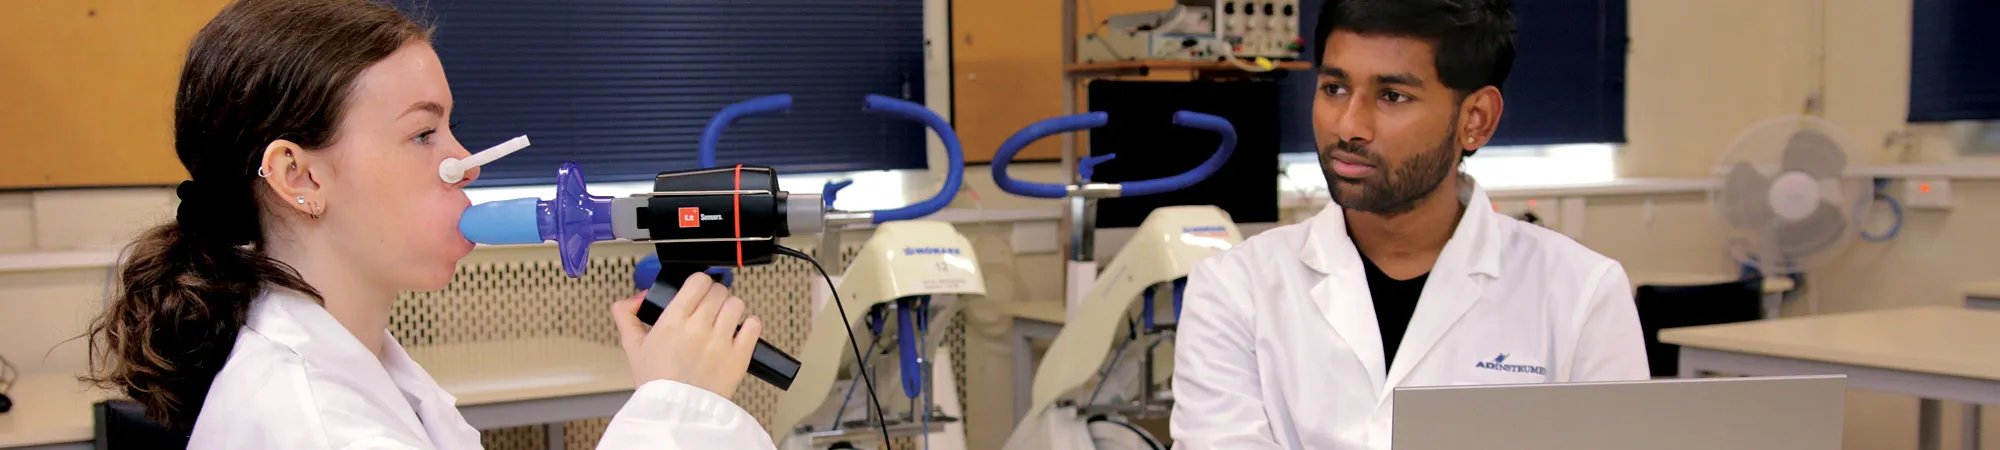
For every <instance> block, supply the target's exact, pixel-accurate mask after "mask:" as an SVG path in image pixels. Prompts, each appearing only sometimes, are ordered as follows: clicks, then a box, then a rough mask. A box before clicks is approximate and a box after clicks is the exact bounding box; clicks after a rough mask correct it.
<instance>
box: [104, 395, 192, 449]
mask: <svg viewBox="0 0 2000 450" xmlns="http://www.w3.org/2000/svg"><path fill="white" fill-rule="evenodd" d="M92 409H93V415H94V416H95V417H96V421H97V425H96V427H95V428H96V430H95V434H96V436H95V439H96V441H97V449H98V450H186V449H187V448H188V436H189V434H190V433H191V431H192V430H186V429H173V428H169V427H167V426H166V425H164V424H161V423H159V422H154V421H152V420H150V419H147V418H146V407H145V406H142V405H140V404H138V403H133V402H131V401H129V400H107V401H102V402H97V404H96V405H93V407H92Z"/></svg>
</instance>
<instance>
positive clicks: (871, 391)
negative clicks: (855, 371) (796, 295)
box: [774, 245, 889, 448]
mask: <svg viewBox="0 0 2000 450" xmlns="http://www.w3.org/2000/svg"><path fill="white" fill-rule="evenodd" d="M774 247H777V248H778V250H777V251H778V254H781V255H785V256H790V257H793V258H798V259H803V260H805V261H806V262H808V263H812V265H813V269H815V270H819V276H820V277H821V278H825V279H826V286H827V291H828V292H832V293H833V307H834V308H836V309H837V310H838V311H840V327H841V328H845V329H847V347H848V348H851V349H854V363H855V364H856V365H857V367H859V370H860V371H861V383H862V384H863V385H865V386H868V403H869V404H872V405H875V425H878V426H881V427H882V448H889V419H888V418H887V416H886V415H885V414H884V413H883V409H882V398H881V396H878V395H875V378H874V377H870V376H868V364H867V361H868V359H867V356H866V355H862V354H861V341H857V340H855V339H854V325H850V324H848V323H847V306H845V305H842V304H840V289H839V288H838V287H837V286H834V285H833V276H832V275H827V274H826V268H825V267H820V265H819V261H817V260H814V259H813V258H812V257H811V256H807V255H806V254H805V252H800V251H798V250H794V249H792V248H791V247H786V246H782V245H776V246H774Z"/></svg>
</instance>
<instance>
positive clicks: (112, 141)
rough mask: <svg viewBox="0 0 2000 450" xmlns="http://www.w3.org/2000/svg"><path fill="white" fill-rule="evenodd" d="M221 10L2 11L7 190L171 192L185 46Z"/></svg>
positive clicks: (30, 4) (128, 1) (137, 1)
mask: <svg viewBox="0 0 2000 450" xmlns="http://www.w3.org/2000/svg"><path fill="white" fill-rule="evenodd" d="M224 3H225V2H224V1H223V0H91V1H76V0H6V1H0V189H9V188H35V187H71V186H130V185H163V184H172V183H176V182H178V181H180V180H184V179H187V173H186V172H185V171H183V170H182V169H181V165H180V160H178V159H176V157H175V156H174V150H173V139H174V136H173V101H174V90H175V88H176V85H177V83H178V80H179V77H180V69H181V63H182V60H183V56H184V55H185V54H186V52H187V46H188V41H189V40H190V39H192V38H193V37H194V33H195V31H197V30H199V29H201V27H202V25H204V24H207V23H208V20H209V19H210V18H213V17H215V13H216V12H217V11H221V10H222V6H223V4H224Z"/></svg>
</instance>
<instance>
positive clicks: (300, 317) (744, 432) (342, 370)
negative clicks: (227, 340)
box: [189, 288, 772, 450]
mask: <svg viewBox="0 0 2000 450" xmlns="http://www.w3.org/2000/svg"><path fill="white" fill-rule="evenodd" d="M384 333H385V334H386V332H384ZM383 347H384V348H383V355H382V358H380V359H377V358H376V357H375V355H374V354H373V353H370V352H369V351H368V349H367V348H365V347H363V346H362V345H361V341H360V340H358V339H355V338H354V336H353V335H351V334H349V333H348V332H347V329H345V328H342V327H341V326H340V323H339V322H336V321H335V320H334V319H333V316H332V315H330V314H328V313H327V312H326V309H324V308H322V307H320V305H319V304H318V303H317V302H314V301H313V300H312V299H310V298H307V297H306V296H304V295H300V294H298V293H296V292H292V291H289V290H284V289H280V288H270V289H268V290H267V293H266V294H265V295H264V296H263V297H260V298H258V299H256V300H255V302H254V303H252V305H251V307H250V320H249V322H248V324H247V326H245V327H244V328H243V331H242V332H241V333H239V334H238V335H237V339H236V346H235V347H234V348H233V350H231V352H230V355H229V362H228V363H227V364H225V365H224V366H223V368H222V372H221V373H220V374H219V375H218V376H217V377H216V379H215V382H214V383H213V384H212V385H211V388H210V390H209V392H208V397H207V400H206V404H205V405H204V406H203V407H202V410H201V415H200V417H199V418H197V419H196V420H195V426H194V436H193V440H192V442H190V445H189V447H190V448H199V449H266V448H272V449H276V448H283V449H321V450H334V449H357V450H358V449H475V448H479V447H480V443H479V431H478V430H474V429H473V428H472V426H471V425H467V424H466V422H465V418H464V417H463V416H460V415H459V413H458V408H457V407H456V406H455V403H456V402H457V399H455V398H453V397H452V396H451V394H447V393H445V391H444V390H443V389H441V388H439V387H438V385H437V382H436V381H434V380H432V379H431V376H430V374H428V373H425V372H424V369H423V368H422V367H418V366H417V364H416V362H415V361H412V360H410V355H409V354H408V353H405V352H404V351H403V346H402V345H401V344H398V343H397V342H396V340H395V338H394V337H389V338H388V339H387V340H386V341H384V343H383ZM598 448H607V449H628V448H629V449H637V448H645V449H684V448H685V449H693V448H700V449H711V448H713V449H757V448H766V449H768V448H772V443H771V438H770V437H769V435H767V434H765V433H764V430H763V428H762V427H760V426H759V425H758V424H757V421H756V419H753V418H751V417H750V415H749V414H748V413H746V412H744V411H743V409H742V408H740V407H738V406H736V404H734V403H731V402H730V401H729V400H728V399H725V398H723V397H722V396H719V395H715V394H713V393H710V392H708V391H706V390H703V389H700V388H696V387H694V386H690V385H686V384H681V383H676V382H672V381H664V380H660V381H653V382H649V383H646V384H645V385H643V386H640V387H639V388H638V390H637V392H634V393H633V395H632V399H631V400H629V401H627V402H626V404H625V407H624V408H623V409H621V410H620V411H619V412H618V414H617V415H616V416H614V417H613V418H612V419H611V424H610V427H609V428H607V429H606V430H605V433H604V438H603V440H601V441H600V442H599V445H598Z"/></svg>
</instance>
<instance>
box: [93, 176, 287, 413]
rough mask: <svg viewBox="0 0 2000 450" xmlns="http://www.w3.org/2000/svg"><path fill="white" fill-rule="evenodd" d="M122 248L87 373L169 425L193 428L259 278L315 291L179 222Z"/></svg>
mask: <svg viewBox="0 0 2000 450" xmlns="http://www.w3.org/2000/svg"><path fill="white" fill-rule="evenodd" d="M187 204H188V203H183V206H184V208H183V209H184V210H185V209H186V208H185V206H186V205H187ZM130 254H131V256H130V257H129V258H128V259H127V260H126V261H125V263H124V265H123V267H121V268H120V269H119V274H118V281H119V282H118V285H117V291H116V292H114V293H113V294H112V297H111V302H110V307H109V308H107V309H106V310H105V311H104V314H103V315H100V316H98V317H97V319H96V320H94V321H92V322H91V324H90V335H91V340H90V353H91V355H92V358H91V361H90V366H91V367H90V368H91V374H92V375H91V376H90V377H86V379H87V380H88V381H91V382H94V383H96V384H98V385H99V386H101V387H106V388H120V389H122V390H123V391H124V392H125V395H126V396H128V397H131V399H132V401H134V402H137V403H139V404H140V405H143V406H145V408H146V416H147V418H149V419H152V420H155V421H159V422H161V423H165V424H167V425H168V426H171V427H174V428H189V427H193V426H194V419H195V417H196V415H197V414H199V413H200V411H201V405H202V401H203V399H205V398H207V396H208V389H209V384H210V383H212V382H214V381H215V376H216V374H217V373H219V372H221V371H222V365H223V364H224V363H225V362H227V361H228V360H229V350H230V349H231V348H232V347H234V346H235V345H236V335H237V333H238V332H240V331H241V330H242V328H243V325H244V323H245V322H246V321H247V320H249V315H250V303H251V301H252V300H254V299H256V298H257V297H258V296H259V295H261V294H262V293H263V290H264V289H266V287H267V286H266V284H269V285H272V286H275V287H279V288H285V289H291V290H295V291H299V292H303V293H307V294H309V295H313V296H315V297H317V296H318V294H317V292H316V291H315V290H313V289H312V287H311V286H309V285H307V284H306V283H305V281H304V280H303V279H301V278H299V276H298V274H297V273H296V272H293V271H292V269H291V268H290V267H288V266H285V265H284V264H283V263H280V262H278V261H275V260H272V259H270V258H269V257H266V256H264V255H263V254H260V253H257V252H255V251H252V250H251V249H250V248H248V247H244V246H237V245H229V244H226V243H222V241H221V240H216V239H208V238H206V237H204V236H199V235H194V236H191V235H189V234H188V233H186V232H184V230H183V229H182V224H181V223H180V221H178V220H177V221H174V222H169V223H167V224H164V225H160V226H157V227H154V228H153V229H151V230H148V231H147V232H146V233H145V235H143V236H141V237H140V238H139V239H138V241H137V242H135V243H133V245H132V247H131V251H130Z"/></svg>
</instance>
